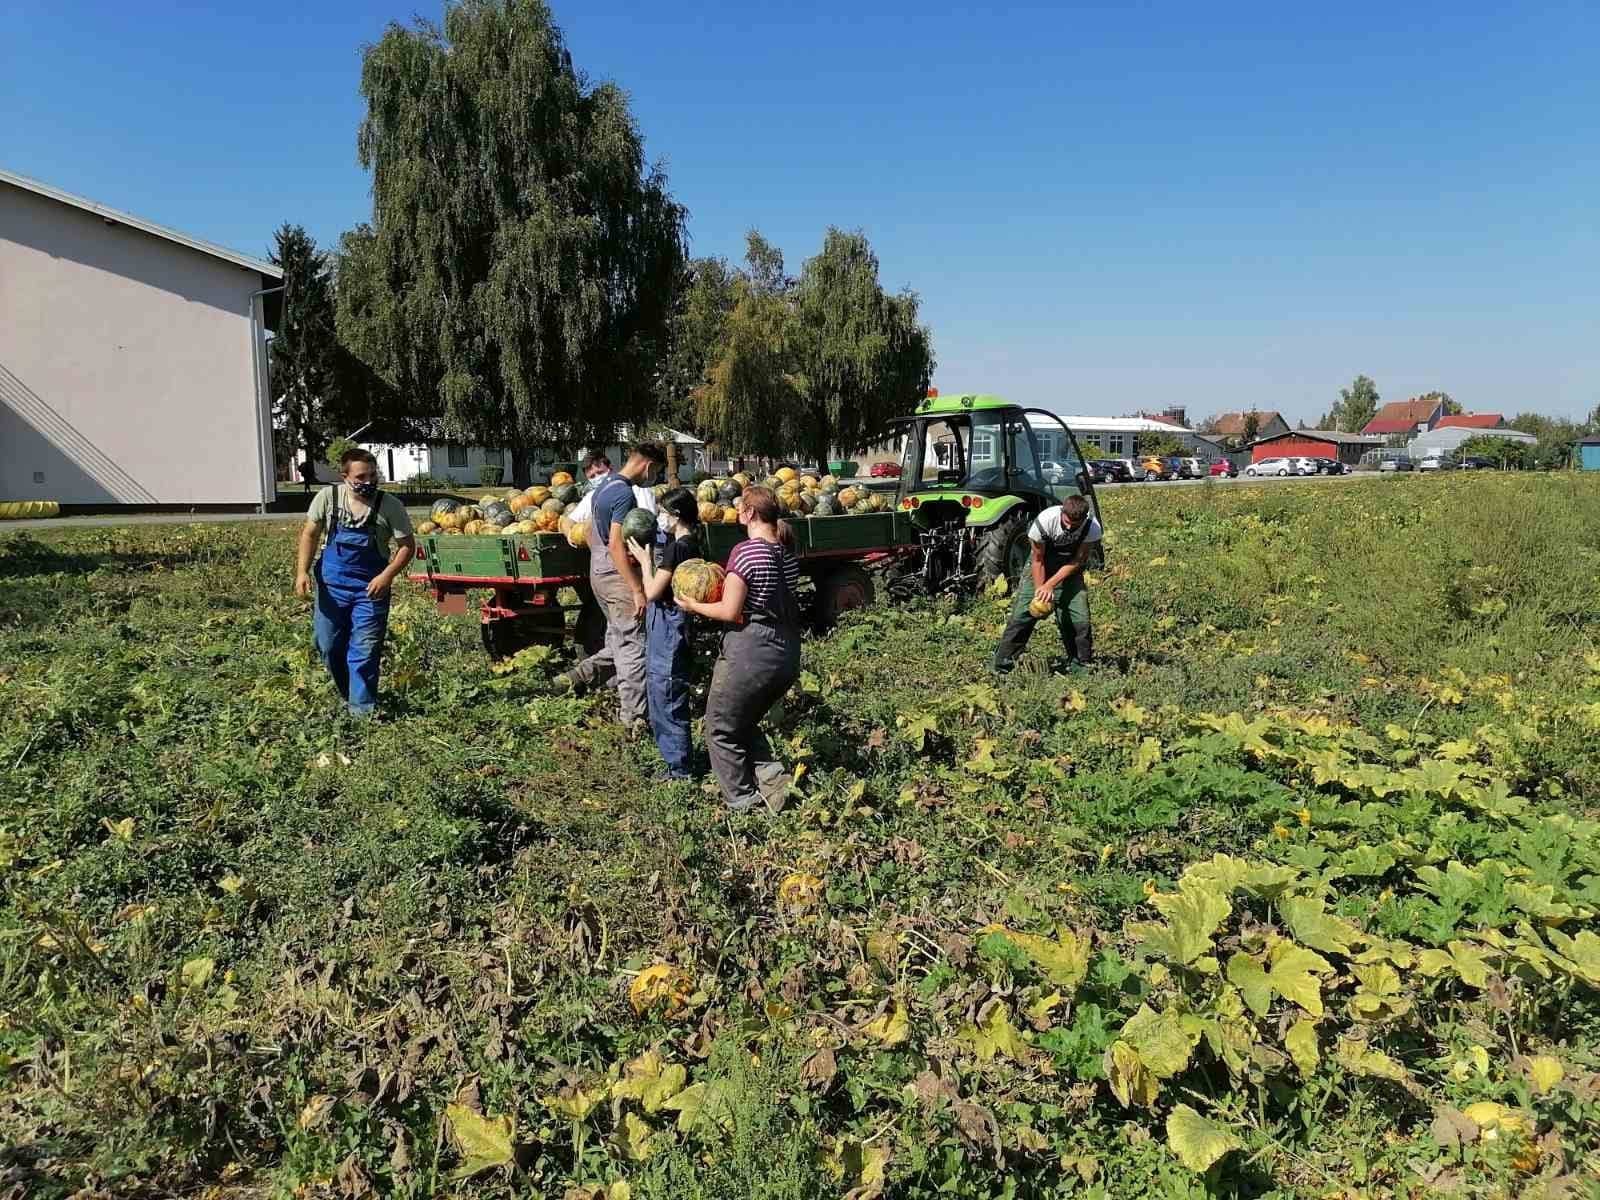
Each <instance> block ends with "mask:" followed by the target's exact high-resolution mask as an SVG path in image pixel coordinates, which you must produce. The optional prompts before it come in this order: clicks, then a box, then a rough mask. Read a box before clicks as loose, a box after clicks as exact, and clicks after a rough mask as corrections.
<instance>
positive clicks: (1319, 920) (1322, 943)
mask: <svg viewBox="0 0 1600 1200" xmlns="http://www.w3.org/2000/svg"><path fill="white" fill-rule="evenodd" d="M1278 914H1279V915H1280V916H1281V917H1282V918H1283V923H1284V924H1285V925H1287V926H1288V927H1289V931H1290V932H1291V933H1293V934H1294V937H1295V940H1296V941H1297V942H1302V943H1304V944H1305V945H1307V946H1310V947H1311V948H1312V949H1313V950H1321V951H1324V952H1325V953H1328V954H1342V955H1344V956H1346V957H1348V956H1349V954H1350V947H1351V945H1352V944H1353V943H1355V942H1360V941H1363V940H1365V935H1364V934H1363V933H1362V932H1361V931H1360V930H1359V929H1357V928H1356V927H1355V926H1354V925H1352V924H1351V923H1350V922H1349V921H1346V920H1345V919H1344V918H1343V917H1336V916H1334V915H1333V914H1332V913H1329V912H1328V911H1327V905H1326V904H1325V903H1324V902H1323V900H1322V899H1321V897H1318V896H1285V897H1284V898H1283V899H1282V900H1280V901H1279V902H1278Z"/></svg>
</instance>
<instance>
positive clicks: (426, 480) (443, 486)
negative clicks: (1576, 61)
mask: <svg viewBox="0 0 1600 1200" xmlns="http://www.w3.org/2000/svg"><path fill="white" fill-rule="evenodd" d="M453 487H455V483H454V482H453V481H452V480H449V479H441V478H440V477H439V476H437V475H430V474H428V472H426V471H418V472H417V473H416V474H415V475H413V476H411V478H410V479H407V480H406V481H405V482H404V483H402V484H401V485H400V489H401V490H402V491H406V492H448V491H449V490H450V489H451V488H453Z"/></svg>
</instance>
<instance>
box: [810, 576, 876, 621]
mask: <svg viewBox="0 0 1600 1200" xmlns="http://www.w3.org/2000/svg"><path fill="white" fill-rule="evenodd" d="M816 586H817V602H816V618H817V628H818V629H830V628H832V627H833V625H834V624H835V623H836V622H837V621H838V620H839V617H840V616H841V615H843V614H844V613H847V612H849V611H850V610H851V609H853V608H866V607H867V606H868V605H870V604H871V603H872V600H873V588H872V576H871V575H868V574H867V573H866V571H865V570H863V569H862V568H861V567H858V566H855V565H854V564H851V565H849V566H843V567H838V568H836V569H834V570H832V571H829V572H828V573H827V574H826V575H824V576H823V577H822V578H820V579H818V580H817V585H816Z"/></svg>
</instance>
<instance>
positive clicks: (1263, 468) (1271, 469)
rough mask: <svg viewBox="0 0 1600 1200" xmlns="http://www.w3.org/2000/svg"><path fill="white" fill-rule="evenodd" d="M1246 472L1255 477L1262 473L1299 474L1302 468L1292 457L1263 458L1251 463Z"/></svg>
mask: <svg viewBox="0 0 1600 1200" xmlns="http://www.w3.org/2000/svg"><path fill="white" fill-rule="evenodd" d="M1244 473H1245V474H1246V475H1248V476H1250V477H1251V478H1252V479H1254V478H1256V477H1258V476H1261V475H1298V474H1299V473H1300V469H1299V468H1298V467H1297V466H1295V461H1294V459H1292V458H1263V459H1262V460H1261V461H1260V462H1253V463H1251V464H1250V465H1249V466H1248V467H1246V468H1245V469H1244Z"/></svg>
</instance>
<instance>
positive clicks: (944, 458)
mask: <svg viewBox="0 0 1600 1200" xmlns="http://www.w3.org/2000/svg"><path fill="white" fill-rule="evenodd" d="M894 424H895V425H896V426H897V428H898V430H899V432H900V433H901V434H902V435H903V436H904V438H905V447H904V452H903V454H902V457H901V463H900V487H899V496H898V503H899V507H900V508H901V509H904V510H908V511H910V513H911V514H912V521H913V523H914V524H915V525H916V526H917V527H918V529H920V530H921V531H922V533H923V541H924V544H925V546H926V549H927V554H926V555H925V571H926V572H927V573H928V574H929V576H930V577H929V578H928V579H927V580H926V582H927V583H928V584H929V585H930V587H932V588H934V589H935V590H941V589H945V588H949V587H953V586H958V585H960V584H962V583H967V584H973V583H975V584H977V585H978V586H984V585H987V584H988V583H990V582H992V581H993V580H994V578H995V577H996V576H997V575H1000V574H1004V575H1005V576H1006V577H1007V578H1008V579H1009V580H1011V581H1012V582H1013V583H1014V582H1015V581H1016V579H1017V577H1018V576H1019V575H1020V574H1021V573H1022V572H1023V571H1024V570H1026V569H1027V567H1028V560H1029V556H1030V554H1031V550H1030V547H1029V544H1028V526H1029V524H1031V523H1032V521H1033V518H1034V517H1035V516H1037V515H1038V513H1039V512H1040V511H1041V510H1043V509H1046V508H1049V507H1051V506H1052V505H1056V504H1060V503H1061V502H1062V501H1063V500H1065V499H1066V498H1067V497H1068V496H1074V495H1081V496H1083V497H1084V498H1085V499H1086V500H1087V501H1088V502H1089V510H1090V513H1091V514H1092V515H1093V516H1094V517H1095V518H1096V519H1098V518H1099V516H1100V506H1099V503H1098V501H1097V500H1096V498H1095V494H1094V482H1093V479H1092V478H1091V477H1090V475H1089V472H1088V471H1087V469H1086V468H1085V467H1084V461H1083V455H1082V454H1081V453H1080V452H1079V450H1078V443H1077V439H1076V438H1074V437H1073V435H1072V430H1070V429H1069V428H1067V426H1066V424H1065V422H1063V421H1062V420H1061V418H1060V417H1058V416H1056V415H1055V414H1054V413H1051V412H1046V411H1045V410H1044V409H1037V408H1022V407H1020V406H1018V405H1015V404H1008V403H1006V402H1005V401H1004V400H1002V399H1000V398H999V397H998V396H984V395H960V396H939V395H937V394H930V395H929V396H928V398H927V399H925V400H924V401H923V402H922V403H921V404H919V405H918V406H917V409H916V411H915V412H914V413H913V414H912V415H911V416H908V417H902V418H900V419H899V420H898V421H896V422H895V423H894Z"/></svg>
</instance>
